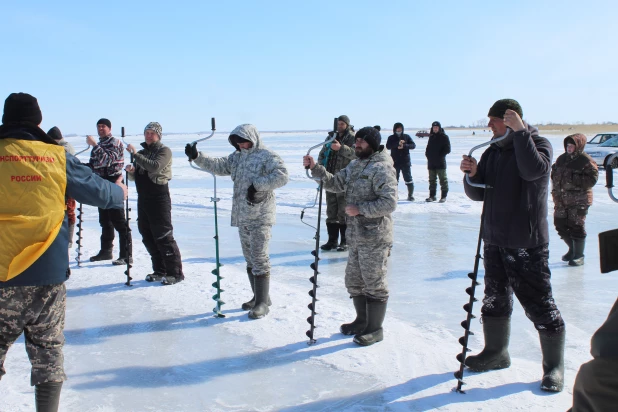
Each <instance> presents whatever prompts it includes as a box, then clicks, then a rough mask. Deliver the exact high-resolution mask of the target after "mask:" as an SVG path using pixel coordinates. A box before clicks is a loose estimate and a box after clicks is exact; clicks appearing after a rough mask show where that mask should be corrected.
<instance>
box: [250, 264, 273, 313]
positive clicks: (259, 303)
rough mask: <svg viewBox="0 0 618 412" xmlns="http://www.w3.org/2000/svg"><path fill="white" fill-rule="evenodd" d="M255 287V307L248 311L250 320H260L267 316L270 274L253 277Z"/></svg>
mask: <svg viewBox="0 0 618 412" xmlns="http://www.w3.org/2000/svg"><path fill="white" fill-rule="evenodd" d="M253 284H254V287H255V306H254V307H253V309H251V310H250V311H249V317H250V318H251V319H261V318H263V317H264V316H266V315H268V312H270V310H269V309H268V298H269V294H268V292H269V289H270V273H267V274H265V275H260V276H253Z"/></svg>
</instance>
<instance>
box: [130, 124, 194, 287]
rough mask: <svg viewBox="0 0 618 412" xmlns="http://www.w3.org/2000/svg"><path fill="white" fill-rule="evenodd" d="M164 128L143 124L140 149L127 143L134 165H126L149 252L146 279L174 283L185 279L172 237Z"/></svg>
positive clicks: (169, 167)
mask: <svg viewBox="0 0 618 412" xmlns="http://www.w3.org/2000/svg"><path fill="white" fill-rule="evenodd" d="M162 136H163V128H162V127H161V125H160V124H159V123H157V122H150V123H148V125H146V127H145V128H144V140H145V141H144V143H142V145H141V146H142V150H140V151H137V149H136V148H135V147H134V146H133V145H132V144H129V145H128V146H127V152H129V153H132V154H133V155H134V160H135V166H133V165H127V166H126V168H125V170H126V171H127V172H128V173H129V174H128V176H129V180H132V181H134V182H135V188H136V189H137V229H138V230H139V233H140V234H141V235H142V242H143V243H144V246H146V250H147V251H148V253H149V254H150V259H151V260H152V269H153V273H151V274H149V275H147V276H146V281H147V282H155V281H156V282H159V281H160V282H161V284H163V285H173V284H175V283H178V282H181V281H182V280H184V278H185V276H184V274H183V273H182V258H181V256H180V250H179V249H178V245H177V244H176V240H175V239H174V227H173V226H172V200H171V198H170V190H169V187H168V184H167V182H169V181H170V180H172V151H171V150H170V148H169V147H167V146H165V145H164V144H163V143H161V137H162Z"/></svg>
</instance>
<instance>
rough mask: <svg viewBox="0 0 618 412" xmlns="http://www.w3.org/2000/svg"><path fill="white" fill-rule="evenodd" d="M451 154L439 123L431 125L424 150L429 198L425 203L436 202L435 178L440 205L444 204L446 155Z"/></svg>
mask: <svg viewBox="0 0 618 412" xmlns="http://www.w3.org/2000/svg"><path fill="white" fill-rule="evenodd" d="M449 153H451V141H450V140H449V138H448V136H447V135H446V133H444V129H443V128H442V125H441V124H440V122H433V123H432V124H431V132H430V133H429V141H428V142H427V147H426V148H425V157H426V158H427V169H428V170H429V197H428V198H427V199H425V201H427V202H435V201H436V189H437V188H438V185H437V183H436V180H437V178H439V179H440V191H441V192H442V193H441V195H440V203H444V202H446V195H447V194H448V178H447V177H446V155H447V154H449Z"/></svg>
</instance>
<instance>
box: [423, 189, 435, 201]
mask: <svg viewBox="0 0 618 412" xmlns="http://www.w3.org/2000/svg"><path fill="white" fill-rule="evenodd" d="M435 201H436V191H435V190H430V191H429V197H428V198H427V199H425V202H435Z"/></svg>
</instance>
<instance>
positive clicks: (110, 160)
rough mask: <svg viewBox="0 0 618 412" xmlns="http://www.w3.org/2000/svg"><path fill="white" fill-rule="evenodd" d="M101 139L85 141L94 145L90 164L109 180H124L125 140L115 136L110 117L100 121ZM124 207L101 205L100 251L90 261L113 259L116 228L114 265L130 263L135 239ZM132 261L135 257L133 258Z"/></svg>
mask: <svg viewBox="0 0 618 412" xmlns="http://www.w3.org/2000/svg"><path fill="white" fill-rule="evenodd" d="M97 133H98V134H99V141H98V142H97V141H96V140H95V138H94V137H92V136H90V135H88V136H86V143H87V144H88V145H89V146H92V151H91V152H90V162H89V163H88V165H89V166H90V168H91V169H92V170H93V171H94V173H96V174H97V175H98V176H100V177H102V178H103V179H105V180H108V181H110V182H115V181H116V180H118V178H120V179H122V169H123V167H124V153H123V150H124V148H123V145H122V142H121V141H120V140H118V139H116V138H115V137H113V136H112V123H111V122H110V121H109V120H108V119H100V120H99V121H98V122H97ZM124 214H125V212H124V210H123V209H101V208H99V224H100V225H101V250H100V251H99V253H97V254H96V255H94V256H91V257H90V261H91V262H97V261H101V260H111V259H113V258H114V255H113V249H114V237H115V234H114V230H116V231H117V232H118V237H119V243H120V245H119V246H120V247H119V249H120V256H119V257H118V259H116V260H114V261H113V262H112V264H114V265H126V264H127V251H128V252H129V256H131V250H132V248H133V242H132V240H131V232H130V231H129V230H128V228H127V221H126V218H125V215H124ZM130 260H131V262H130V263H133V258H131V259H130Z"/></svg>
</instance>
